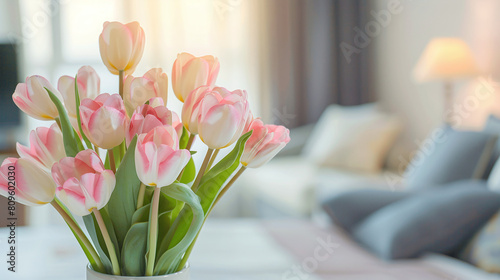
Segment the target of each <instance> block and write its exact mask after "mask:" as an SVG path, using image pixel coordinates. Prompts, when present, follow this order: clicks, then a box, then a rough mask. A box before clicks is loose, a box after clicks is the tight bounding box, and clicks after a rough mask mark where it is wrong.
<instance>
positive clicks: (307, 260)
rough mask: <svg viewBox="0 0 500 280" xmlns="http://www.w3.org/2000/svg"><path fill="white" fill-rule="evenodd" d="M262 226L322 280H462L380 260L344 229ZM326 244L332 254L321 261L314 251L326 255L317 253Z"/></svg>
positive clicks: (292, 223)
mask: <svg viewBox="0 0 500 280" xmlns="http://www.w3.org/2000/svg"><path fill="white" fill-rule="evenodd" d="M263 226H264V228H265V229H266V231H267V232H268V233H269V234H270V235H271V236H272V238H273V239H274V240H275V241H276V242H277V243H278V244H280V245H281V246H282V247H283V248H284V249H285V250H287V251H288V252H289V253H290V254H291V255H293V256H294V258H295V259H296V263H297V265H298V266H299V268H300V267H301V268H302V269H301V270H300V271H303V272H305V273H306V274H311V275H315V276H316V277H319V278H321V279H342V280H379V279H380V280H393V279H394V280H399V279H401V280H421V279H426V280H444V279H448V280H450V279H455V280H459V279H462V278H460V277H459V276H458V275H451V274H450V273H448V272H445V271H441V270H439V269H438V268H436V267H434V266H431V265H429V264H427V263H425V262H423V261H421V260H419V259H416V260H399V261H392V262H386V261H383V260H380V259H378V258H377V257H376V256H374V255H372V254H371V253H369V252H368V251H367V250H365V249H364V248H362V247H360V246H359V245H358V244H357V243H356V242H354V241H353V240H351V239H350V237H349V236H347V235H346V233H344V232H343V231H342V230H341V229H338V228H335V227H333V226H331V227H328V228H322V227H320V226H318V225H316V224H314V223H313V222H310V221H299V220H288V221H287V220H280V221H266V222H263ZM328 241H329V242H328ZM325 242H326V243H329V244H330V246H331V248H332V250H330V253H329V254H328V258H326V257H324V255H322V254H319V256H320V257H319V258H318V257H317V256H318V255H317V254H316V255H317V256H315V250H316V251H319V252H320V253H324V252H326V250H325V249H318V248H324V247H325V245H324V244H325ZM333 244H335V245H333ZM330 246H327V247H330ZM316 264H317V265H316ZM312 268H314V269H312ZM308 271H310V272H308ZM286 276H287V277H288V278H286V277H285V278H283V279H305V278H304V277H302V278H301V275H300V273H299V274H297V273H295V274H294V273H293V272H292V273H291V274H289V275H286ZM302 276H303V275H302ZM294 277H295V278H294ZM464 280H465V279H464Z"/></svg>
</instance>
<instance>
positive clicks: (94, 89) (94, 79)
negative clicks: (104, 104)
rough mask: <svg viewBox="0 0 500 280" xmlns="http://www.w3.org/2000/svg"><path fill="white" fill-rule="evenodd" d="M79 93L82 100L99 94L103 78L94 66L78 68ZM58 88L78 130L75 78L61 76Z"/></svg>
mask: <svg viewBox="0 0 500 280" xmlns="http://www.w3.org/2000/svg"><path fill="white" fill-rule="evenodd" d="M76 82H77V85H78V95H79V96H80V101H81V100H83V99H85V98H90V99H94V98H96V97H97V96H98V95H99V91H100V83H101V80H100V78H99V76H98V75H97V73H96V71H95V70H94V68H92V67H90V66H83V67H81V68H80V69H78V73H77V81H76ZM57 89H59V92H60V93H61V95H62V97H63V99H64V106H65V107H66V110H67V111H68V116H69V118H70V121H71V124H72V125H73V128H74V129H75V130H76V131H79V129H78V119H77V115H76V100H75V78H74V77H71V76H62V77H61V78H59V82H58V84H57Z"/></svg>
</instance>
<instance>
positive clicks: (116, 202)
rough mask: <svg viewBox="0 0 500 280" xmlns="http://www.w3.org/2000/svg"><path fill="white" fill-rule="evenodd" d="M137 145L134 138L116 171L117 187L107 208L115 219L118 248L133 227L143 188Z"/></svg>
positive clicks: (135, 137)
mask: <svg viewBox="0 0 500 280" xmlns="http://www.w3.org/2000/svg"><path fill="white" fill-rule="evenodd" d="M136 143H137V136H134V138H133V139H132V141H131V142H130V146H129V149H128V151H127V153H126V154H125V156H124V157H123V161H122V163H121V165H120V167H119V168H118V170H117V171H116V187H115V190H114V191H113V193H112V194H111V198H110V200H109V202H108V205H107V206H106V207H107V210H108V213H109V215H110V217H113V226H114V229H115V233H116V237H117V239H118V244H119V247H118V248H121V246H122V245H123V241H124V239H125V236H126V235H127V232H128V231H129V229H130V227H131V226H132V224H131V222H132V216H133V215H134V213H135V210H136V207H137V196H138V194H139V188H140V186H141V181H140V180H139V177H137V173H136V170H135V145H136Z"/></svg>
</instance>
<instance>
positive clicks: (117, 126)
mask: <svg viewBox="0 0 500 280" xmlns="http://www.w3.org/2000/svg"><path fill="white" fill-rule="evenodd" d="M80 116H81V121H82V130H83V133H85V135H87V137H88V138H89V140H90V141H91V142H92V143H94V145H97V146H98V147H100V148H103V149H112V148H114V147H116V146H118V145H120V144H121V143H122V142H123V140H124V139H125V131H126V129H127V124H128V117H127V113H126V112H125V106H124V105H123V100H122V99H121V97H120V95H118V94H113V95H110V94H108V93H103V94H101V95H99V96H97V97H96V98H95V100H92V99H89V98H87V99H84V100H82V102H81V105H80Z"/></svg>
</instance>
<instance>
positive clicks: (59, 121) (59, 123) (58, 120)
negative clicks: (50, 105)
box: [54, 118, 62, 130]
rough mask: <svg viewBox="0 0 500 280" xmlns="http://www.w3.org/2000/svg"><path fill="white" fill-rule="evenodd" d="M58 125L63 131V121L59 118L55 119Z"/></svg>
mask: <svg viewBox="0 0 500 280" xmlns="http://www.w3.org/2000/svg"><path fill="white" fill-rule="evenodd" d="M54 120H55V121H56V123H57V126H59V129H60V130H62V127H61V120H60V119H59V118H55V119H54Z"/></svg>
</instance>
